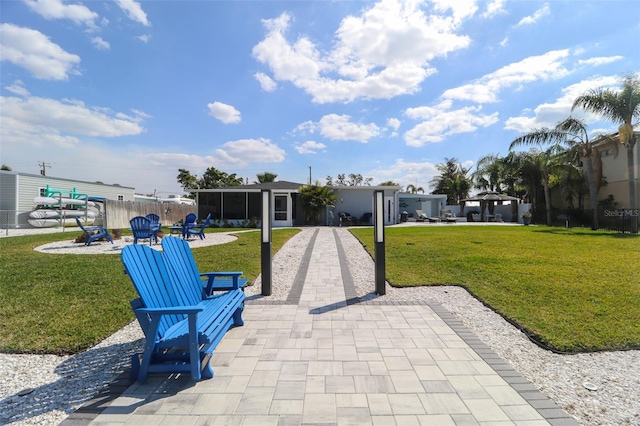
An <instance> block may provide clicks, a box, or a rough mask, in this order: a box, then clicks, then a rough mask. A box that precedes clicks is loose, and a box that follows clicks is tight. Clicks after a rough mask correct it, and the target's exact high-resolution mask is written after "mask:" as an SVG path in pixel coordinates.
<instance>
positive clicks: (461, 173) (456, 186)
mask: <svg viewBox="0 0 640 426" xmlns="http://www.w3.org/2000/svg"><path fill="white" fill-rule="evenodd" d="M436 168H437V169H438V171H439V172H440V175H438V176H435V177H434V178H433V179H432V180H431V182H429V183H430V186H431V187H432V188H435V189H434V190H433V191H432V192H431V193H432V194H447V204H450V205H457V204H459V202H460V200H462V199H463V198H467V197H468V196H469V191H470V190H471V186H472V183H471V178H470V177H469V176H467V175H468V173H469V169H467V168H465V167H463V166H462V164H460V163H459V162H458V159H457V158H445V162H444V164H442V163H439V164H436Z"/></svg>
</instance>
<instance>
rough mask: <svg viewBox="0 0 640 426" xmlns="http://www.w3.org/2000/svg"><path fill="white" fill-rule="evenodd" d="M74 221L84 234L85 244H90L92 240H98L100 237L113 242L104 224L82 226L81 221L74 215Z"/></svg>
mask: <svg viewBox="0 0 640 426" xmlns="http://www.w3.org/2000/svg"><path fill="white" fill-rule="evenodd" d="M76 223H77V224H78V226H79V227H80V229H82V231H83V232H84V233H85V235H86V241H85V243H84V245H85V246H88V245H90V244H91V243H92V242H93V241H96V240H99V239H101V238H104V239H106V240H107V241H109V242H110V243H111V244H113V238H111V234H110V233H109V231H107V229H106V228H105V227H104V226H83V225H82V222H81V221H80V219H79V218H77V217H76Z"/></svg>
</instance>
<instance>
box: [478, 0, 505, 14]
mask: <svg viewBox="0 0 640 426" xmlns="http://www.w3.org/2000/svg"><path fill="white" fill-rule="evenodd" d="M504 3H505V0H493V1H490V2H488V3H487V8H486V9H485V11H484V13H483V14H482V17H483V18H493V17H494V16H496V15H500V14H502V13H506V10H504Z"/></svg>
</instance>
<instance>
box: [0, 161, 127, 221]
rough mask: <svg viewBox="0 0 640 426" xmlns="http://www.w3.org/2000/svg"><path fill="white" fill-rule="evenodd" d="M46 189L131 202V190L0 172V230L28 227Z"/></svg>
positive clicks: (114, 186) (13, 172)
mask: <svg viewBox="0 0 640 426" xmlns="http://www.w3.org/2000/svg"><path fill="white" fill-rule="evenodd" d="M47 185H48V186H49V188H53V189H56V190H60V191H75V192H77V193H80V194H86V195H88V196H89V197H103V198H106V199H110V200H120V201H134V199H135V195H134V193H135V190H134V188H130V187H126V186H120V185H105V184H102V183H96V182H85V181H79V180H73V179H65V178H57V177H51V176H42V175H36V174H30V173H21V172H15V171H7V170H0V228H6V227H10V228H11V227H18V226H27V217H28V215H29V212H30V211H32V210H34V209H35V207H36V205H35V203H34V201H33V199H34V198H35V197H40V196H43V195H44V192H45V191H46V188H47Z"/></svg>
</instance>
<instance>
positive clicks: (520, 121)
mask: <svg viewBox="0 0 640 426" xmlns="http://www.w3.org/2000/svg"><path fill="white" fill-rule="evenodd" d="M619 82H620V81H619V78H618V77H615V76H610V77H592V78H589V79H586V80H583V81H580V82H578V83H575V84H572V85H570V86H568V87H565V88H564V89H562V94H561V96H560V97H559V98H558V99H556V101H555V102H553V103H544V104H540V105H538V106H537V107H536V108H534V109H533V111H524V112H523V115H521V116H518V117H509V118H508V119H507V120H506V121H505V126H504V128H505V129H506V130H515V131H517V132H520V133H526V132H530V131H531V130H533V129H539V128H542V127H554V126H555V125H556V124H557V123H558V122H559V121H561V120H564V119H565V118H567V117H569V116H570V115H571V116H574V117H576V118H580V119H583V120H584V121H585V122H586V123H587V124H588V123H594V122H596V121H598V120H599V118H598V116H596V115H593V114H592V113H585V112H584V111H583V110H581V109H576V110H574V111H573V112H572V111H571V107H572V106H573V101H574V100H575V99H576V98H577V97H578V96H580V95H582V94H583V93H585V92H586V91H588V90H590V89H595V88H598V87H608V88H612V87H616V86H617V85H618V84H619Z"/></svg>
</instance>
